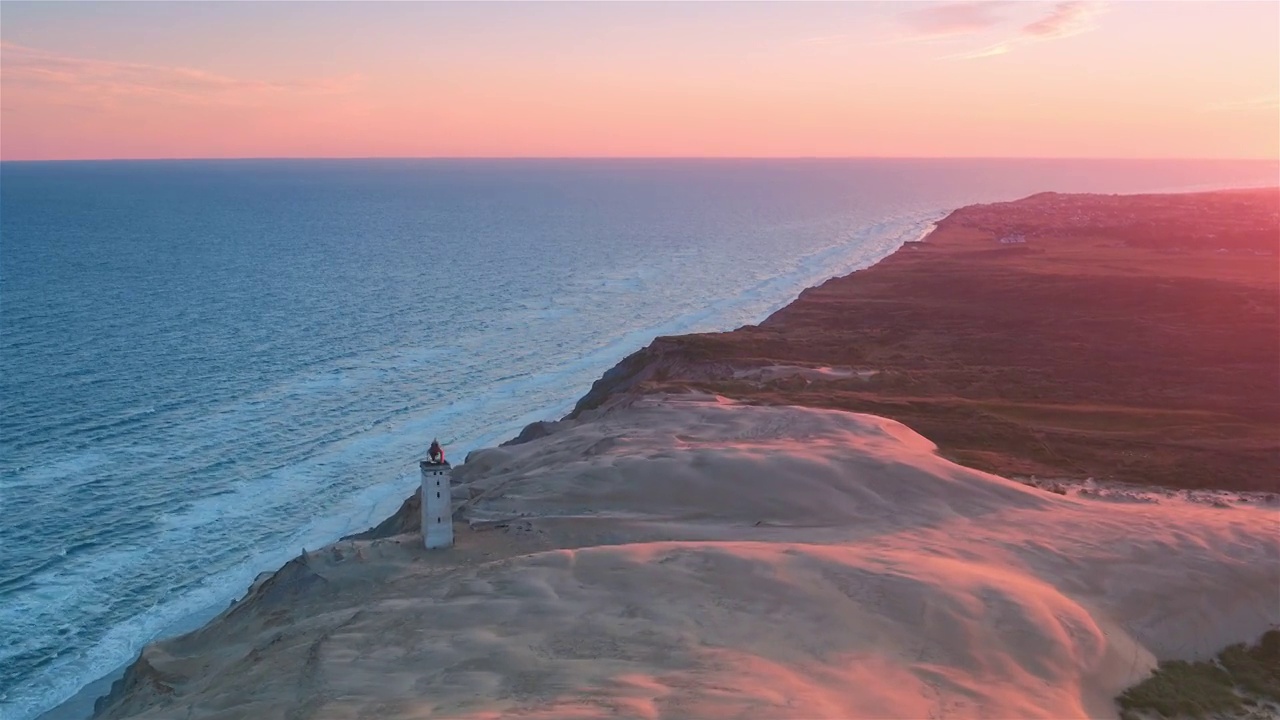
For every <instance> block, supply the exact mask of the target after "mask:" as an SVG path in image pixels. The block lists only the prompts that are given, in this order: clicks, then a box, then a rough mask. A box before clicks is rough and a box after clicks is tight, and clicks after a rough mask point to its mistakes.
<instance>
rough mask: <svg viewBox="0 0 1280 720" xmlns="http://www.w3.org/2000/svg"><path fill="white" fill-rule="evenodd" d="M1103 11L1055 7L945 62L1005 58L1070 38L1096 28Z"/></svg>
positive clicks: (1069, 2)
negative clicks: (1016, 51) (1017, 50)
mask: <svg viewBox="0 0 1280 720" xmlns="http://www.w3.org/2000/svg"><path fill="white" fill-rule="evenodd" d="M1105 11H1106V5H1105V4H1103V3H1101V2H1090V1H1089V0H1066V1H1065V2H1058V3H1055V4H1054V5H1053V6H1052V7H1051V8H1050V9H1049V13H1048V14H1047V15H1044V16H1043V17H1040V18H1038V19H1036V20H1033V21H1032V22H1029V23H1026V24H1024V25H1022V26H1021V27H1020V28H1018V30H1017V31H1016V32H1015V33H1013V34H1012V35H1010V36H1009V37H1007V38H1005V39H1002V40H1000V41H998V42H995V43H990V44H988V45H985V46H983V47H979V48H977V49H975V50H967V51H963V52H958V53H954V54H952V55H947V56H945V57H944V58H943V59H948V60H976V59H979V58H987V57H994V56H996V55H1005V54H1008V53H1010V52H1012V51H1013V50H1014V49H1015V48H1017V47H1020V46H1025V45H1031V44H1034V43H1040V42H1045V41H1048V40H1058V39H1061V38H1068V37H1073V36H1075V35H1080V34H1082V33H1086V32H1089V31H1090V30H1093V29H1094V28H1095V27H1097V25H1096V23H1095V20H1096V18H1097V17H1098V16H1099V15H1101V14H1102V13H1103V12H1105Z"/></svg>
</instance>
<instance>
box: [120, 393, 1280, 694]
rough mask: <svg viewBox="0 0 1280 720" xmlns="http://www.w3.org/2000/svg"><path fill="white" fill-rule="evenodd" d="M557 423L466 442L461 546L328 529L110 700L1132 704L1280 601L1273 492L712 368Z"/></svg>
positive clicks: (1277, 613)
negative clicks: (1027, 448) (1078, 488)
mask: <svg viewBox="0 0 1280 720" xmlns="http://www.w3.org/2000/svg"><path fill="white" fill-rule="evenodd" d="M537 434H538V435H539V436H538V437H536V438H533V439H529V440H528V441H527V442H522V443H520V444H516V445H509V446H505V447H499V448H493V449H489V450H483V451H478V452H476V453H473V454H472V456H471V457H469V458H468V460H467V462H466V463H465V464H464V465H462V466H461V467H460V468H459V469H458V471H457V472H456V474H455V478H454V479H455V483H456V485H457V487H456V490H455V497H456V498H458V503H459V505H458V509H457V512H456V514H455V519H456V522H457V533H458V544H457V546H456V547H454V548H453V549H451V550H448V551H445V552H432V553H428V552H427V551H425V550H422V549H421V547H420V544H419V542H418V539H417V537H416V536H415V535H413V534H412V528H411V527H410V525H411V523H399V524H397V523H390V524H387V528H388V530H387V532H388V533H391V532H405V531H407V532H408V533H409V534H401V535H395V536H392V537H385V538H377V539H359V540H356V539H349V540H345V541H343V542H340V543H337V544H335V545H333V546H330V547H328V548H325V549H322V550H318V551H315V552H312V553H308V554H307V555H306V556H305V557H302V558H299V559H298V560H295V561H294V563H291V566H293V565H294V564H295V563H296V566H293V567H292V568H291V569H290V570H289V572H288V573H285V572H283V571H282V572H281V573H280V574H278V576H277V578H275V580H277V581H276V582H271V581H265V582H262V583H259V584H258V585H257V586H256V587H255V589H254V590H251V592H250V594H249V595H248V596H246V598H245V599H243V600H241V601H239V602H238V603H236V604H235V605H234V606H232V607H231V608H230V609H228V611H227V612H225V613H223V614H222V615H221V616H220V617H219V618H218V619H216V620H215V621H213V622H212V623H210V624H209V625H208V626H206V627H205V628H202V629H201V630H199V631H197V632H195V633H192V634H189V635H186V636H182V637H179V638H175V639H173V640H169V641H165V642H162V643H158V644H157V645H154V646H151V647H149V648H148V650H147V651H146V652H144V656H143V658H142V659H141V660H140V663H139V667H142V668H143V669H144V670H145V675H146V677H141V676H139V677H126V679H125V681H124V682H123V683H122V684H121V686H120V687H119V688H118V690H117V692H115V693H113V695H112V696H111V697H110V698H109V699H108V700H107V701H106V702H104V703H103V704H102V705H101V706H100V708H99V714H100V716H102V717H133V716H138V717H171V716H175V715H182V716H188V717H193V718H217V717H243V716H246V714H249V715H252V716H254V717H324V718H339V717H341V718H346V717H352V718H354V717H361V716H376V717H380V718H425V717H458V718H497V717H530V718H538V717H544V718H573V717H615V716H617V717H640V718H657V717H700V718H717V717H726V718H727V717H769V718H814V717H841V718H851V717H949V718H965V717H1026V718H1034V717H1042V718H1063V717H1083V716H1090V717H1114V716H1115V715H1116V709H1115V706H1114V704H1113V700H1112V699H1113V698H1114V697H1115V696H1116V694H1117V693H1118V692H1120V691H1121V690H1122V689H1123V688H1125V687H1127V686H1129V685H1131V684H1133V683H1134V682H1136V681H1137V680H1139V679H1141V678H1142V677H1143V676H1144V675H1145V674H1146V673H1147V672H1149V671H1150V669H1151V668H1152V667H1153V666H1154V664H1155V662H1156V660H1157V659H1166V658H1185V659H1191V658H1204V657H1208V656H1210V655H1211V654H1212V653H1214V652H1216V651H1217V650H1218V649H1220V648H1221V647H1222V646H1224V645H1226V644H1228V643H1231V642H1237V641H1245V640H1253V639H1256V638H1257V637H1258V635H1260V634H1261V633H1262V632H1263V631H1265V630H1267V629H1268V628H1270V627H1274V626H1275V625H1276V624H1277V623H1280V606H1278V605H1277V603H1276V602H1275V600H1276V592H1275V588H1276V587H1277V586H1280V539H1278V538H1277V536H1276V533H1275V528H1276V523H1277V521H1278V520H1280V513H1278V512H1277V511H1276V510H1275V509H1274V508H1249V507H1212V506H1209V505H1205V504H1196V503H1190V502H1185V501H1180V500H1177V499H1164V500H1161V501H1159V502H1149V503H1115V502H1105V501H1099V500H1094V499H1089V498H1087V497H1078V496H1072V497H1067V496H1061V495H1057V494H1053V493H1050V492H1045V491H1041V490H1038V489H1036V488H1032V487H1027V486H1025V485H1022V484H1019V483H1015V482H1012V481H1010V480H1007V479H1004V478H1001V477H998V476H995V475H990V474H987V473H983V472H980V471H977V470H971V469H968V468H964V467H961V466H959V465H956V464H954V463H951V462H949V461H947V460H945V459H942V458H941V457H939V456H938V455H937V454H936V453H935V448H934V446H933V444H932V443H930V442H929V441H928V440H926V439H924V438H923V437H921V436H920V435H918V434H916V433H915V432H913V431H911V430H910V429H909V428H907V427H906V426H904V425H902V424H900V423H897V422H895V421H892V420H887V419H884V418H879V417H875V416H870V415H859V414H853V413H846V412H841V411H834V410H816V409H806V408H800V407H794V406H778V407H758V406H750V405H743V404H738V403H736V402H733V401H728V400H725V399H723V398H718V397H713V396H704V395H692V394H690V395H653V396H646V397H642V398H638V399H632V400H630V401H628V402H627V403H623V404H618V405H615V406H612V407H606V408H602V409H599V410H594V411H591V412H589V413H585V414H583V415H582V416H581V417H579V418H578V419H574V420H566V421H563V422H561V423H556V424H554V426H550V427H546V428H542V429H541V430H540V431H539V433H537ZM298 583H302V584H301V585H298V586H297V587H293V585H295V584H298ZM303 585H305V587H303ZM284 596H287V597H288V598H289V602H288V603H280V602H279V598H280V597H284ZM1210 609H1211V610H1210ZM131 675H137V673H133V671H131ZM188 713H190V714H189V715H188Z"/></svg>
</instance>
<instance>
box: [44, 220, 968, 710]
mask: <svg viewBox="0 0 1280 720" xmlns="http://www.w3.org/2000/svg"><path fill="white" fill-rule="evenodd" d="M956 212H959V211H955V212H953V213H951V214H949V215H948V216H947V219H949V218H950V217H952V216H953V215H955V213H956ZM945 222H946V219H943V220H941V221H939V223H937V224H935V226H934V228H931V229H929V230H928V231H926V232H925V233H924V234H923V235H922V236H921V237H920V238H919V239H917V240H906V241H905V242H904V243H901V244H900V245H899V247H898V249H897V250H895V251H894V252H893V253H891V254H890V255H889V256H886V257H885V258H883V259H881V260H880V261H879V263H878V264H877V265H876V266H877V267H878V266H879V265H882V264H883V263H885V262H886V261H888V260H890V259H891V258H893V257H895V256H898V255H901V254H902V253H904V252H906V249H907V247H908V246H909V245H911V244H913V243H921V242H922V241H925V240H927V238H929V237H930V236H932V234H933V233H934V232H936V230H937V225H941V224H945ZM844 277H849V276H844ZM839 279H841V277H840V276H833V280H839ZM833 280H828V281H827V283H830V282H832V281H833ZM825 284H826V283H824V285H825ZM821 287H822V286H819V288H817V289H819V290H820V289H821ZM813 290H815V289H814V288H811V289H810V290H806V291H804V292H802V293H801V294H800V297H799V298H797V299H796V300H795V301H793V302H792V303H788V304H787V305H784V306H783V307H781V308H779V309H777V310H775V311H774V312H773V313H771V314H770V316H769V318H768V319H766V320H765V321H763V322H762V323H761V324H760V325H759V326H755V327H763V326H767V325H769V324H770V321H772V320H773V318H774V317H775V316H776V315H778V314H780V313H785V312H786V311H787V310H788V308H791V307H792V306H794V305H795V304H796V303H798V302H800V301H801V300H802V299H804V298H805V296H806V294H811V293H812V291H813ZM735 332H736V331H735ZM723 334H731V333H723ZM664 339H665V338H659V341H661V340H664ZM656 344H658V341H655V345H656ZM651 347H652V346H651ZM646 350H647V348H646ZM641 352H644V351H641ZM625 363H627V359H624V360H623V361H622V362H621V363H619V365H618V366H615V367H614V369H613V370H610V371H609V373H612V372H614V370H617V369H618V367H620V366H622V365H624V364H625ZM609 373H606V375H605V378H607V377H608V375H609ZM605 378H602V380H601V381H598V383H597V384H599V382H603V381H604V379H605ZM837 379H839V380H841V381H845V380H847V379H848V377H847V376H846V377H840V378H837ZM703 380H704V379H703V378H695V381H697V382H701V381H703ZM819 381H821V378H820V379H819ZM697 382H695V384H697ZM685 389H686V390H687V389H690V388H685ZM694 389H697V388H694ZM592 392H595V390H594V388H593V390H592ZM591 396H592V393H588V395H587V396H585V397H584V398H582V399H581V400H580V401H579V405H578V407H575V409H574V411H573V412H571V413H570V414H569V415H568V416H566V417H565V418H564V419H562V420H561V421H555V422H543V423H534V424H532V425H530V426H526V428H525V431H522V432H521V434H520V435H519V436H517V437H516V438H513V439H512V440H510V441H508V442H507V443H504V444H503V446H506V445H509V444H512V443H520V442H521V438H524V437H525V434H526V432H527V431H529V430H530V428H533V427H535V426H538V427H543V426H554V425H557V424H559V423H561V422H565V421H567V420H572V419H574V418H577V417H579V416H580V415H582V414H583V413H586V412H589V411H590V410H591V408H590V407H583V403H586V402H587V400H588V398H590V397H591ZM613 400H617V398H616V397H615V398H613ZM536 432H537V431H535V434H536ZM525 439H526V440H528V438H525ZM317 552H318V551H317ZM99 682H101V681H99ZM83 692H84V690H82V691H81V693H78V694H77V697H79V696H80V695H81V694H82V693H83ZM72 700H73V701H74V700H75V698H73V699H72ZM69 702H71V701H69ZM65 706H66V703H64V704H63V705H60V706H58V708H54V710H51V711H49V712H48V713H46V714H44V715H42V716H40V717H41V718H53V717H59V716H56V715H51V714H50V713H54V712H56V711H58V710H59V709H62V708H63V707H65ZM63 717H69V716H63Z"/></svg>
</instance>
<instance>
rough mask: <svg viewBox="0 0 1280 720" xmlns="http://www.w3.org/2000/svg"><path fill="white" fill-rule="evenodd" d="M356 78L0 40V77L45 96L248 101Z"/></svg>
mask: <svg viewBox="0 0 1280 720" xmlns="http://www.w3.org/2000/svg"><path fill="white" fill-rule="evenodd" d="M355 80H356V78H354V77H346V78H320V79H307V80H290V81H268V80H251V79H243V78H233V77H229V76H226V75H219V74H217V73H211V72H206V71H204V70H197V69H194V68H185V67H174V66H166V65H148V64H144V63H131V62H117V61H112V60H94V59H89V58H81V57H75V56H71V55H60V54H58V53H52V52H48V51H45V50H39V49H37V48H31V47H26V46H24V45H15V44H13V43H7V42H0V82H2V83H3V84H4V86H5V88H6V90H7V91H12V90H26V91H31V92H35V93H40V94H42V95H43V96H44V97H45V99H46V100H48V99H55V100H56V99H62V100H64V101H66V102H67V103H71V104H78V103H85V102H88V103H95V102H102V103H110V102H114V101H116V100H121V99H152V100H156V101H164V102H171V103H172V102H176V103H183V104H204V105H212V104H219V105H221V104H252V103H257V102H262V101H265V100H269V99H272V98H275V97H280V96H284V95H329V94H337V93H344V92H348V91H350V90H351V89H353V87H354V83H355Z"/></svg>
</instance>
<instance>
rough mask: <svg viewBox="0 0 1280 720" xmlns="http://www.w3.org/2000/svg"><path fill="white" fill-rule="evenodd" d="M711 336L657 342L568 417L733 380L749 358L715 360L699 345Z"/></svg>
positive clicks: (613, 371) (615, 370)
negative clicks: (625, 400) (629, 400)
mask: <svg viewBox="0 0 1280 720" xmlns="http://www.w3.org/2000/svg"><path fill="white" fill-rule="evenodd" d="M715 334H718V333H715ZM707 335H710V334H708V333H699V334H693V335H680V336H672V337H660V338H656V339H655V340H654V341H653V342H652V343H650V344H649V345H648V346H647V347H645V348H643V349H641V350H638V351H636V352H634V353H632V354H630V355H628V356H627V357H625V358H623V359H622V361H621V362H619V363H618V364H617V365H615V366H613V367H612V368H610V369H609V370H608V371H606V372H605V374H604V375H603V376H601V378H600V379H599V380H597V381H595V383H593V384H592V385H591V390H589V391H588V392H587V394H586V395H584V396H583V397H582V399H581V400H579V401H578V404H577V405H575V406H574V408H573V412H571V413H569V416H568V417H569V418H570V419H574V418H578V417H581V416H582V415H583V413H586V412H588V411H590V410H595V409H597V408H600V407H603V406H605V405H606V404H609V403H610V402H614V401H617V400H619V399H621V398H624V397H626V396H628V395H640V394H645V393H650V392H679V391H680V390H682V389H687V387H688V385H689V383H695V382H701V381H707V380H714V379H723V378H729V377H732V376H733V373H734V370H735V367H737V366H740V365H742V364H744V363H746V362H748V360H747V359H746V358H732V359H726V358H717V357H715V356H714V355H713V354H712V353H710V352H708V351H707V350H706V349H705V346H704V345H703V344H702V343H701V342H699V339H700V338H702V337H705V336H707Z"/></svg>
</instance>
